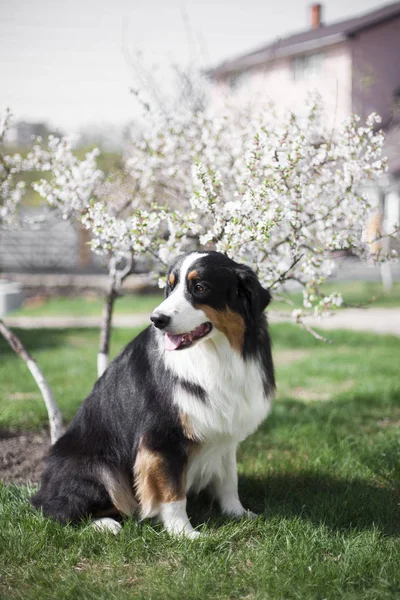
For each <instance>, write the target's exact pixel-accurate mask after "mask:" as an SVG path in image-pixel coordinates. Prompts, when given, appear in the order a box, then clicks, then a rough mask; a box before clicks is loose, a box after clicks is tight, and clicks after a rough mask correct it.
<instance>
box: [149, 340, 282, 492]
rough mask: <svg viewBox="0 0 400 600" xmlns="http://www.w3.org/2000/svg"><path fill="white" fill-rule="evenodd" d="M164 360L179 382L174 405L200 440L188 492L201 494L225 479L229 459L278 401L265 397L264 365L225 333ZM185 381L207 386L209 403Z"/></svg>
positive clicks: (168, 354) (191, 465) (170, 353)
mask: <svg viewBox="0 0 400 600" xmlns="http://www.w3.org/2000/svg"><path fill="white" fill-rule="evenodd" d="M160 349H161V347H160ZM162 351H163V349H162ZM164 356H165V360H166V363H167V365H168V367H169V368H170V369H171V370H172V371H173V372H174V373H175V374H176V375H177V377H178V383H177V384H176V386H175V390H174V402H175V403H176V404H177V406H178V407H179V410H180V411H181V413H182V414H183V415H185V421H186V423H187V424H188V425H189V427H190V431H191V433H192V434H193V435H194V437H195V438H196V439H197V440H199V441H200V446H199V448H198V450H197V451H196V452H195V453H194V455H193V456H192V457H191V458H190V460H189V465H188V472H187V486H186V487H187V491H189V490H192V491H199V490H201V489H203V488H205V487H206V486H208V485H209V484H210V483H211V482H212V481H213V480H214V479H215V478H221V477H224V472H225V470H226V460H227V457H228V456H229V454H230V453H232V452H233V453H234V455H235V454H236V447H237V445H238V443H239V442H241V441H242V440H244V439H245V438H246V437H247V436H248V435H250V434H251V433H253V431H255V430H256V429H257V427H258V426H259V425H260V423H261V422H262V421H263V420H264V419H265V417H266V416H267V414H268V412H269V410H270V408H271V401H272V398H271V397H268V396H266V394H265V389H264V385H263V372H262V368H261V365H260V363H259V362H258V361H257V360H256V359H252V360H246V361H244V360H243V358H242V357H241V355H240V354H239V353H238V352H236V351H235V350H233V349H232V348H231V346H230V344H229V342H228V340H227V338H226V337H225V336H224V335H223V334H222V333H219V332H215V334H214V335H213V337H212V338H210V339H208V340H204V342H202V343H200V344H198V345H196V346H193V347H192V348H188V349H187V350H183V351H181V352H179V351H178V352H165V354H164ZM179 379H184V380H186V381H188V382H190V383H192V384H196V385H198V386H201V387H202V388H203V389H204V390H205V392H206V395H207V397H206V399H201V398H199V397H198V396H196V395H195V394H193V393H191V392H190V391H188V390H187V389H185V387H184V386H182V385H180V384H179Z"/></svg>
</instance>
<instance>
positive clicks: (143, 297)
mask: <svg viewBox="0 0 400 600" xmlns="http://www.w3.org/2000/svg"><path fill="white" fill-rule="evenodd" d="M162 299H163V295H162V292H160V293H158V294H157V293H153V294H139V295H134V296H133V295H132V296H122V297H120V298H117V300H116V301H115V313H116V314H135V313H148V312H151V311H152V310H153V309H154V308H155V307H156V306H157V304H159V303H160V302H161V301H162ZM102 308H103V301H102V298H100V297H96V296H78V297H74V298H68V297H66V298H65V297H64V298H63V297H56V298H49V299H48V300H44V301H43V303H40V304H34V305H31V306H29V301H28V302H27V303H26V306H23V307H21V308H20V309H19V310H16V311H14V312H13V313H12V316H13V317H56V316H59V315H62V316H64V315H68V316H74V317H88V316H99V315H101V311H102Z"/></svg>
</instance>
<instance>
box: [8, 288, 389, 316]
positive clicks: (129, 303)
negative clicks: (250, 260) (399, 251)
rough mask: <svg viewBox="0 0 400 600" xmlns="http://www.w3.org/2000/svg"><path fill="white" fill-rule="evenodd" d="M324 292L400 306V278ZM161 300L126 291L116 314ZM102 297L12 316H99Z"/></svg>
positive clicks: (279, 306) (53, 303) (52, 302)
mask: <svg viewBox="0 0 400 600" xmlns="http://www.w3.org/2000/svg"><path fill="white" fill-rule="evenodd" d="M322 291H323V292H324V293H327V294H328V293H331V292H333V291H340V292H342V294H343V298H344V300H345V301H346V302H347V303H349V304H353V305H359V304H365V303H368V302H369V301H370V300H371V299H372V298H375V300H374V302H373V303H372V304H371V306H376V307H398V306H400V282H398V283H395V284H394V286H393V290H392V291H391V292H390V293H384V291H383V289H382V285H381V284H380V283H376V282H366V281H356V282H352V283H340V284H333V283H331V284H327V285H325V286H323V287H322ZM288 297H289V298H290V300H291V301H292V302H294V306H291V305H289V304H286V303H284V302H280V301H278V300H274V301H273V302H272V304H271V310H277V311H282V310H284V311H288V310H292V309H293V308H294V307H297V308H300V307H301V306H302V302H303V300H302V298H303V296H302V294H301V293H292V294H290V295H289V296H288ZM161 300H162V292H161V291H160V292H159V293H153V294H141V295H134V296H132V295H127V296H122V297H121V298H118V299H117V300H116V303H115V313H116V314H134V313H137V312H143V313H148V312H150V311H151V310H152V309H153V308H154V307H155V306H157V304H158V303H159V302H160V301H161ZM102 304H103V303H102V299H101V298H99V297H96V296H81V297H75V298H50V299H48V300H47V301H46V300H44V301H43V303H42V304H34V305H29V301H28V302H27V303H26V305H25V306H23V307H22V308H20V309H19V310H17V311H15V312H13V313H12V315H13V316H26V317H43V316H59V315H62V316H64V315H71V316H76V317H80V316H82V317H83V316H98V315H100V314H101V310H102Z"/></svg>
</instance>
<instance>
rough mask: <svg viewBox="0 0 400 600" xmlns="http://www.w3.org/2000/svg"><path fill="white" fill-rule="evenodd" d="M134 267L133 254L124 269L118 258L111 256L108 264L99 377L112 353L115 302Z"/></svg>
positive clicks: (98, 366)
mask: <svg viewBox="0 0 400 600" xmlns="http://www.w3.org/2000/svg"><path fill="white" fill-rule="evenodd" d="M132 267H133V256H132V255H131V254H129V255H127V256H126V265H125V267H124V268H123V269H118V261H117V259H116V258H110V260H109V264H108V272H109V275H110V286H109V289H108V293H107V295H106V297H105V300H104V307H103V315H102V318H101V326H100V343H99V352H98V354H97V377H101V376H102V375H103V373H104V371H105V370H106V369H107V367H108V364H109V362H110V360H109V353H110V338H111V325H112V315H113V310H114V302H115V299H116V298H117V297H118V293H119V291H120V289H121V287H122V284H123V282H124V280H125V279H126V277H128V275H129V274H130V273H131V271H132Z"/></svg>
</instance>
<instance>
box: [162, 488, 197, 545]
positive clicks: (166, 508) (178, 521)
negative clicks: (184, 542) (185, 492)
mask: <svg viewBox="0 0 400 600" xmlns="http://www.w3.org/2000/svg"><path fill="white" fill-rule="evenodd" d="M159 518H160V520H161V522H162V523H163V525H164V527H165V529H166V530H167V531H168V532H169V533H172V534H178V535H184V536H186V537H190V538H195V537H198V536H199V535H200V534H199V532H198V531H195V529H193V527H192V525H191V524H190V521H189V517H188V515H187V512H186V498H184V499H182V500H176V501H175V502H162V503H161V504H160V512H159Z"/></svg>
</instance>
